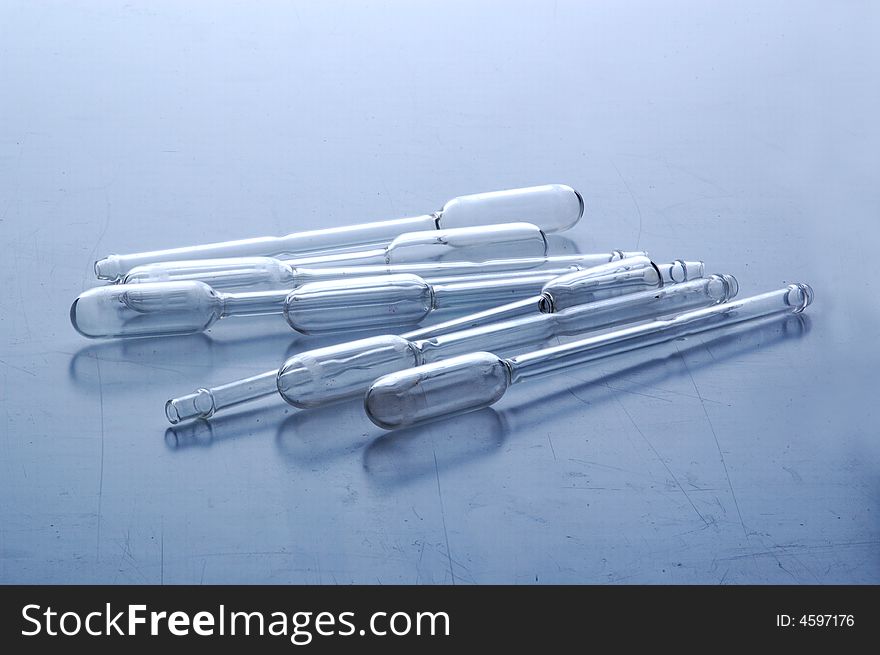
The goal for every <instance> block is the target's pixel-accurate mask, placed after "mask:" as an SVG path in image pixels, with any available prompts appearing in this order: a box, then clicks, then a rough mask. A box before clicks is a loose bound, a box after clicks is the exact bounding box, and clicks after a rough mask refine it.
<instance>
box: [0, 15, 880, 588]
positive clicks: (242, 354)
mask: <svg viewBox="0 0 880 655" xmlns="http://www.w3.org/2000/svg"><path fill="white" fill-rule="evenodd" d="M582 4H585V3H563V2H559V3H554V4H553V5H550V4H548V3H544V4H542V3H535V5H512V6H509V7H508V8H505V9H504V11H501V10H500V9H499V8H498V7H493V6H491V5H479V6H474V3H472V2H468V3H457V4H449V3H443V5H442V8H441V7H440V6H438V7H435V8H433V9H429V8H424V7H416V8H413V7H410V8H407V7H404V6H402V3H392V4H388V5H386V4H384V3H381V2H380V3H371V4H369V5H365V6H363V7H352V6H350V5H346V6H344V7H343V6H341V5H340V6H336V5H331V4H330V3H320V4H319V5H314V6H305V5H304V4H303V3H299V4H297V5H294V6H287V5H286V4H284V5H282V4H279V5H275V4H266V5H265V6H262V5H261V8H260V9H259V10H257V9H254V8H253V6H252V5H250V3H223V4H222V5H220V6H219V7H218V6H217V5H216V3H210V4H209V3H201V4H199V3H196V4H192V3H141V2H134V3H132V2H127V3H125V4H123V3H97V4H92V5H91V6H90V7H77V6H75V5H71V4H68V3H59V4H56V3H28V2H24V1H20V2H15V1H6V2H3V3H2V8H0V94H2V102H0V244H2V257H0V275H2V280H3V283H4V284H3V293H2V296H0V335H2V339H0V391H2V410H3V415H2V416H0V431H2V438H0V449H2V451H0V452H2V457H0V581H2V582H6V583H12V582H26V583H40V582H63V583H94V582H114V583H128V582H131V583H158V582H164V583H199V582H205V583H221V582H227V583H267V582H268V583H276V582H277V583H286V582H302V583H350V582H363V583H379V582H381V583H453V582H454V583H492V582H500V583H536V582H537V583H560V582H561V583H584V582H589V583H615V582H622V583H636V582H647V583H747V582H751V583H793V582H796V583H814V582H819V583H866V582H874V583H876V582H880V556H878V546H880V524H878V522H880V504H878V501H880V474H878V464H880V444H878V439H877V437H878V430H877V421H878V416H877V409H876V407H877V404H876V397H875V396H876V394H875V391H874V389H873V387H874V386H875V385H873V381H875V380H876V370H877V369H876V367H877V364H878V359H880V356H878V353H880V349H878V348H877V338H878V336H880V330H878V313H880V310H878V303H877V293H876V290H875V289H874V288H873V285H872V282H871V280H870V275H871V274H872V273H871V269H870V261H871V260H870V259H869V258H868V257H869V254H871V253H872V252H873V250H874V249H875V248H876V247H877V245H878V224H877V216H878V211H880V195H878V194H880V191H878V189H880V186H878V184H877V178H876V174H877V170H878V164H880V161H878V152H880V147H878V146H880V140H878V138H877V137H878V132H877V129H878V128H877V121H876V117H877V116H878V115H880V98H878V87H877V84H876V80H877V74H878V62H880V56H878V55H880V52H878V45H877V43H878V42H877V39H876V38H875V37H876V33H877V28H878V10H877V8H876V4H875V5H874V6H873V8H872V7H871V4H870V3H864V4H859V3H846V4H844V3H838V4H835V5H833V6H830V5H828V4H827V3H816V4H806V5H804V4H799V5H798V10H797V11H793V9H792V7H791V6H790V4H787V3H782V4H778V3H775V2H770V3H767V2H753V3H752V2H749V3H742V2H738V3H730V5H729V6H727V7H720V6H718V5H717V3H713V4H712V7H711V9H707V6H706V5H705V3H693V4H678V3H673V4H672V5H671V6H667V7H665V8H662V9H660V8H657V7H654V6H653V5H654V3H630V4H629V5H628V6H627V7H625V8H621V7H617V6H616V5H606V6H604V7H586V8H585V7H583V6H581V5H582ZM545 181H561V182H566V183H569V184H571V185H573V186H576V187H577V188H579V189H581V190H582V191H583V192H584V195H585V196H586V198H587V203H588V208H589V209H588V211H589V215H588V217H587V219H586V220H584V221H583V223H582V224H581V225H579V226H578V227H577V228H576V229H575V230H574V231H573V232H572V233H571V234H570V238H571V241H573V242H574V244H576V245H577V246H578V247H579V248H580V249H581V250H582V251H589V250H595V249H602V250H607V249H609V248H635V247H643V248H647V249H648V250H650V251H651V252H652V253H653V254H654V255H655V256H656V257H658V258H660V259H666V258H671V257H689V258H694V257H701V258H703V259H705V260H706V261H707V262H708V264H709V268H710V270H712V271H720V272H731V273H735V274H737V275H738V276H739V278H740V281H741V283H742V293H743V294H748V293H752V292H758V291H761V290H766V289H771V288H776V287H778V286H780V285H781V284H783V283H784V282H786V281H791V280H804V281H808V282H810V283H811V284H813V285H814V287H815V289H816V298H817V299H816V303H815V305H814V306H813V307H812V308H811V310H810V312H809V317H808V320H807V321H796V320H795V321H787V322H783V323H778V322H776V323H772V324H769V325H761V326H758V327H756V328H754V329H751V330H747V331H745V332H741V333H735V334H724V335H712V336H708V335H706V336H702V337H699V338H693V339H687V340H685V341H679V342H675V343H672V344H667V345H665V346H663V347H660V348H658V349H655V350H654V351H652V352H651V353H650V356H647V355H641V356H639V357H635V358H629V359H626V360H620V361H617V362H614V363H613V364H612V363H610V362H609V363H608V364H604V365H602V366H601V367H593V368H589V369H583V370H577V371H574V372H572V373H570V374H567V375H560V376H557V377H555V378H550V379H546V380H543V381H541V382H539V383H535V384H530V385H522V386H521V387H517V388H515V389H514V390H512V391H511V393H510V394H509V395H508V396H507V397H506V398H505V400H504V401H503V402H502V403H500V404H499V405H497V406H496V407H495V408H493V409H491V410H485V411H482V412H479V413H476V414H473V415H470V416H466V417H462V418H460V419H457V420H455V421H451V422H446V423H439V424H435V425H432V426H429V427H425V428H422V429H416V430H412V431H406V432H400V433H389V434H386V433H382V432H381V431H380V430H378V429H376V428H374V427H372V426H371V425H370V424H369V423H368V422H366V420H365V419H364V418H363V417H362V416H361V413H360V410H359V407H358V404H357V403H353V404H348V405H343V406H341V407H334V408H332V409H330V410H327V411H316V412H298V411H296V410H294V409H292V408H288V407H286V406H284V405H283V404H281V405H279V404H272V403H266V404H263V405H261V406H259V408H258V409H257V410H256V411H247V412H238V413H232V414H230V415H229V416H226V417H224V418H222V419H220V418H219V417H218V420H216V421H214V422H213V423H212V424H211V425H206V424H197V425H196V426H194V427H188V428H184V429H182V430H179V431H177V432H171V431H169V432H166V428H167V425H166V424H165V419H164V416H163V413H162V405H163V402H164V400H165V399H166V397H168V396H169V394H175V393H180V392H186V391H190V390H192V389H194V388H196V387H198V386H201V385H205V384H216V383H221V382H225V381H229V380H231V379H234V378H237V377H240V376H243V375H247V374H250V373H255V372H259V371H262V370H265V369H268V368H271V367H274V366H275V365H277V363H278V362H279V361H280V360H281V359H282V358H283V356H284V354H285V353H291V352H295V351H296V350H297V349H299V348H302V347H304V346H306V345H308V344H309V340H308V339H306V338H296V337H293V336H291V335H290V334H289V333H287V332H285V330H284V329H283V328H282V327H280V325H279V322H273V321H269V322H266V323H260V324H258V325H255V326H254V327H250V328H247V329H244V328H242V329H239V328H240V327H241V326H240V325H221V326H219V327H217V328H216V329H214V330H212V331H211V332H210V333H209V334H208V335H204V336H198V337H190V338H184V339H167V340H146V341H131V342H87V341H86V340H84V339H82V338H80V337H79V336H78V335H77V334H76V333H75V332H74V331H73V329H72V328H71V327H70V325H69V322H68V316H67V313H68V307H69V304H70V301H71V300H72V299H73V297H74V296H75V295H76V294H78V293H79V292H80V291H82V290H83V289H85V288H87V287H88V286H89V285H91V284H92V283H93V279H92V277H91V265H92V261H93V260H94V259H95V258H96V257H97V256H100V255H103V254H107V253H110V252H126V251H133V250H143V249H151V248H154V247H166V246H173V245H184V244H189V243H192V242H198V241H200V240H205V239H207V238H211V239H227V238H235V237H240V236H250V235H260V234H273V233H274V234H283V233H286V232H289V231H293V230H297V229H303V228H315V227H322V226H332V225H342V224H345V223H349V222H355V221H362V220H368V219H370V220H371V219H379V218H383V217H399V216H404V215H408V214H412V213H420V212H423V211H427V210H433V209H435V208H437V207H439V206H440V205H441V204H442V203H443V202H444V201H445V200H446V199H447V198H450V197H452V196H455V195H458V194H460V193H466V192H474V191H480V190H487V189H495V188H506V187H513V186H521V185H527V184H533V183H542V182H545ZM557 245H560V247H562V246H564V245H565V244H564V243H562V242H560V243H558V244H557ZM569 245H570V244H569ZM230 323H232V322H231V321H230Z"/></svg>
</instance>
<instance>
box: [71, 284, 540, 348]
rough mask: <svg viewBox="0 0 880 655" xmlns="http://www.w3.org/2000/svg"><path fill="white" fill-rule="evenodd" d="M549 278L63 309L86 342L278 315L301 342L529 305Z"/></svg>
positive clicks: (176, 289)
mask: <svg viewBox="0 0 880 655" xmlns="http://www.w3.org/2000/svg"><path fill="white" fill-rule="evenodd" d="M555 277H556V276H555V275H554V274H553V273H552V272H545V271H538V272H535V273H533V274H532V275H530V276H506V275H504V276H501V277H485V278H482V279H480V280H478V281H464V282H455V281H453V282H447V283H443V284H429V283H428V282H426V281H425V280H424V279H423V278H421V277H419V276H417V275H410V274H408V273H403V274H399V275H383V276H377V277H358V278H351V279H343V280H326V281H324V282H310V283H308V284H303V285H301V286H299V287H297V288H296V289H279V290H276V291H245V292H238V293H227V292H223V291H215V290H214V289H213V288H211V287H210V286H208V285H207V284H205V283H204V282H193V281H183V282H153V283H148V284H114V285H108V286H103V287H96V288H93V289H89V290H88V291H85V292H83V293H82V294H80V296H79V297H78V298H77V299H76V300H75V301H74V302H73V305H72V306H71V308H70V321H71V323H72V324H73V327H74V328H76V330H77V331H78V332H79V333H80V334H82V335H83V336H85V337H89V338H92V339H98V338H108V337H161V336H173V335H181V334H195V333H197V332H203V331H205V330H207V329H208V328H209V327H211V326H212V325H213V324H214V323H216V322H217V321H219V320H220V319H224V318H229V317H233V316H236V317H249V316H263V315H270V314H283V315H284V318H285V320H286V321H287V323H288V324H289V325H290V327H292V328H293V329H294V330H296V331H297V332H300V333H302V334H327V333H332V332H339V331H345V330H367V329H370V328H373V327H382V326H395V327H400V326H407V325H414V324H416V323H418V322H419V321H421V320H423V319H424V318H425V317H427V316H428V315H429V314H431V313H432V312H435V311H439V310H445V309H459V310H460V309H465V308H469V307H470V308H473V307H481V306H491V305H495V304H498V303H502V302H504V301H506V300H509V299H511V298H524V297H531V296H534V295H535V294H537V293H540V291H541V289H542V288H543V286H544V285H545V284H546V283H547V282H549V281H550V280H552V279H554V278H555Z"/></svg>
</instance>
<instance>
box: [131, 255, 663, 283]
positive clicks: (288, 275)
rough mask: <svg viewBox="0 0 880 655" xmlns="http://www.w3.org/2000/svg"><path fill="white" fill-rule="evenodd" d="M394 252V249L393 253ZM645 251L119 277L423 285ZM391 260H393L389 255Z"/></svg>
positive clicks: (204, 268)
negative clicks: (379, 278) (388, 278)
mask: <svg viewBox="0 0 880 655" xmlns="http://www.w3.org/2000/svg"><path fill="white" fill-rule="evenodd" d="M392 252H394V251H392ZM646 254H647V253H646V252H644V251H622V250H613V251H611V252H603V253H591V254H584V255H552V256H547V257H513V256H512V255H511V254H509V253H508V252H505V250H504V248H496V249H494V250H493V252H492V253H491V257H492V259H490V260H487V261H480V260H476V259H475V260H473V261H438V262H429V263H425V262H418V263H390V264H380V265H373V266H361V265H359V266H338V267H320V268H314V267H307V266H300V265H298V264H296V263H295V262H291V261H288V260H283V259H279V258H276V257H230V258H224V259H193V260H189V261H180V262H160V263H157V264H146V265H144V266H137V267H135V268H133V269H132V270H131V271H129V273H128V274H126V276H125V277H123V278H122V283H123V284H140V283H145V282H179V281H181V280H198V281H199V282H204V283H205V284H209V285H210V286H211V287H212V288H213V289H216V290H218V291H220V290H224V291H226V290H233V289H248V290H252V291H257V290H270V289H284V288H292V287H297V286H299V285H301V284H305V283H307V282H320V281H322V280H334V279H340V278H349V277H364V276H371V275H396V274H398V273H412V274H413V275H419V276H421V277H423V278H425V280H427V281H428V282H440V281H445V280H447V279H451V278H453V277H455V278H459V279H464V278H466V277H470V278H474V277H482V276H484V275H493V274H499V273H505V272H508V271H525V272H529V271H535V270H551V271H559V274H560V275H561V274H562V273H563V272H565V269H570V270H572V271H575V270H582V269H584V268H589V267H591V266H598V265H599V264H605V263H607V262H613V261H617V260H619V259H624V258H626V257H635V256H637V255H646ZM391 259H395V260H396V259H398V258H397V257H391Z"/></svg>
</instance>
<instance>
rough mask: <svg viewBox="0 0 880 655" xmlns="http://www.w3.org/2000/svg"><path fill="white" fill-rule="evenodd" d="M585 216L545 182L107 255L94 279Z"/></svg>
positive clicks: (570, 194)
mask: <svg viewBox="0 0 880 655" xmlns="http://www.w3.org/2000/svg"><path fill="white" fill-rule="evenodd" d="M583 213H584V202H583V198H582V197H581V195H580V194H579V193H578V192H577V191H575V190H574V189H572V188H571V187H568V186H565V185H562V184H547V185H544V186H535V187H527V188H523V189H510V190H507V191H493V192H489V193H478V194H474V195H468V196H460V197H458V198H454V199H452V200H450V201H449V202H447V203H446V205H444V207H443V209H442V210H440V211H439V212H435V213H432V214H424V215H422V216H415V217H412V218H401V219H396V220H390V221H379V222H375V223H362V224H360V225H348V226H345V227H336V228H328V229H323V230H311V231H307V232H294V233H293V234H288V235H287V236H283V237H257V238H253V239H242V240H238V241H225V242H219V243H210V244H202V245H196V246H188V247H184V248H171V249H168V250H154V251H151V252H140V253H133V254H127V255H110V256H108V257H105V258H103V259H100V260H98V261H97V262H95V275H97V277H98V278H100V279H102V280H119V279H121V278H122V277H123V276H124V275H125V274H126V273H127V272H128V271H130V270H131V269H132V268H134V267H135V266H140V265H143V264H150V263H154V262H166V261H180V260H191V259H214V258H218V257H245V256H258V255H265V256H279V255H296V256H297V257H304V256H307V255H318V254H322V253H323V254H330V253H339V252H342V251H345V250H356V249H361V248H365V247H370V246H384V245H386V244H388V243H389V242H390V241H391V240H392V239H394V238H395V237H397V236H398V235H400V234H403V233H404V232H412V231H416V230H445V229H448V228H460V227H469V226H482V225H490V224H492V223H499V222H502V221H529V222H532V223H536V224H538V225H539V226H540V227H541V228H542V229H543V230H544V231H545V232H559V231H562V230H566V229H568V228H570V227H571V226H572V225H574V224H575V223H577V222H578V221H579V220H580V218H581V216H583Z"/></svg>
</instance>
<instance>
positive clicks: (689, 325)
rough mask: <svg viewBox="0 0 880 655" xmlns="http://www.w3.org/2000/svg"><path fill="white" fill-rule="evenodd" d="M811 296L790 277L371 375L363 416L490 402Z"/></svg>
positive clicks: (407, 417) (381, 419)
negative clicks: (583, 334)
mask: <svg viewBox="0 0 880 655" xmlns="http://www.w3.org/2000/svg"><path fill="white" fill-rule="evenodd" d="M812 300H813V290H812V288H810V286H809V285H807V284H790V285H788V286H787V287H785V288H783V289H779V290H776V291H770V292H768V293H763V294H760V295H757V296H752V297H750V298H743V299H742V300H733V301H730V302H727V303H723V304H720V305H716V306H714V307H709V308H705V309H698V310H695V311H691V312H686V313H683V314H679V315H678V316H675V317H673V318H666V319H660V320H656V321H652V322H649V323H643V324H641V325H635V326H631V327H625V328H622V329H619V330H614V331H611V332H607V333H605V334H599V335H596V336H591V337H587V338H585V339H580V340H578V341H573V342H571V343H567V344H563V345H560V346H553V347H551V348H544V349H542V350H536V351H533V352H529V353H525V354H521V355H517V356H516V357H511V358H507V359H502V358H500V357H498V356H497V355H494V354H492V353H488V352H474V353H471V354H467V355H461V356H458V357H452V358H450V359H444V360H442V361H439V362H433V363H430V364H425V365H423V366H419V367H416V368H413V369H409V370H405V371H399V372H394V373H390V374H388V375H385V376H383V377H381V378H379V379H378V380H376V381H375V382H374V383H373V384H372V385H371V386H370V389H369V391H368V392H367V394H366V397H365V399H364V406H365V408H366V411H367V414H368V416H369V417H370V420H371V421H373V423H375V424H376V425H378V426H379V427H382V428H385V429H389V430H393V429H396V428H401V427H405V426H408V425H415V424H419V423H423V422H427V421H432V420H436V419H439V418H444V417H447V416H454V415H457V414H462V413H465V412H470V411H474V410H477V409H480V408H483V407H488V406H489V405H492V404H494V403H496V402H497V401H498V400H500V399H501V397H502V396H503V395H504V393H505V392H506V391H507V389H508V388H509V387H510V386H511V385H512V384H516V383H517V382H522V381H524V380H528V379H530V378H533V377H538V376H542V375H547V374H550V373H556V372H559V371H563V370H565V369H568V368H571V367H573V366H578V365H581V364H586V363H588V362H592V361H596V360H599V359H602V358H604V357H609V356H611V355H616V354H619V353H623V352H627V351H631V350H636V349H639V348H644V347H646V346H651V345H655V344H658V343H662V342H665V341H671V340H673V339H677V338H679V337H683V336H687V335H692V334H697V333H699V332H703V331H706V330H711V329H714V328H719V327H723V326H727V325H733V324H737V323H742V322H743V321H749V320H753V319H757V318H763V317H766V316H770V315H773V314H780V315H782V314H787V313H800V312H802V311H803V310H804V309H806V308H807V306H809V305H810V303H811V302H812Z"/></svg>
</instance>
